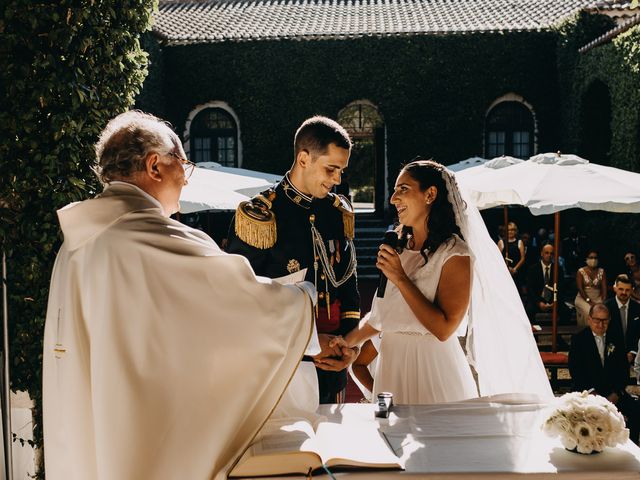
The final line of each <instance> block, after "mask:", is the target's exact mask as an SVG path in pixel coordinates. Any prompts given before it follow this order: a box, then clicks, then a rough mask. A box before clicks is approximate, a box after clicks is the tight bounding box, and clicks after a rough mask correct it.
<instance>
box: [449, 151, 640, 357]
mask: <svg viewBox="0 0 640 480" xmlns="http://www.w3.org/2000/svg"><path fill="white" fill-rule="evenodd" d="M489 163H490V162H487V163H486V164H484V165H481V166H478V167H474V168H469V169H467V170H464V171H462V172H460V173H459V174H457V175H456V178H457V179H458V183H459V185H460V188H462V189H464V190H465V191H466V192H467V193H468V195H469V197H470V198H471V200H472V201H473V202H474V203H475V204H476V205H477V207H478V208H479V209H485V208H490V207H495V206H498V205H510V204H516V205H523V206H525V207H527V208H529V210H530V211H531V213H532V214H534V215H546V214H549V213H554V214H555V227H554V228H555V232H556V235H555V256H556V259H555V266H554V283H555V284H556V285H557V282H558V271H557V268H558V267H557V265H558V258H557V256H558V250H559V239H560V216H559V212H560V211H562V210H566V209H569V208H581V209H583V210H605V211H609V212H618V213H638V212H640V174H638V173H634V172H629V171H626V170H621V169H618V168H613V167H606V166H603V165H598V164H595V163H590V162H589V161H587V160H585V159H583V158H580V157H578V156H576V155H561V154H559V153H545V154H541V155H536V156H534V157H531V158H530V159H529V160H527V161H526V162H519V163H515V164H512V165H508V166H503V167H502V168H492V167H491V165H489ZM552 320H553V340H552V346H553V347H552V350H553V351H554V352H555V351H556V344H555V341H556V331H557V330H556V329H557V323H556V320H557V302H556V301H555V299H554V309H553V318H552Z"/></svg>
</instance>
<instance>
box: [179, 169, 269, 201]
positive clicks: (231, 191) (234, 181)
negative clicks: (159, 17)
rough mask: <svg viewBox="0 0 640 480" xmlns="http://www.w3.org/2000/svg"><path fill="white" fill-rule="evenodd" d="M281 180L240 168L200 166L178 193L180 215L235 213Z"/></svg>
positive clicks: (267, 174)
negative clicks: (255, 196) (212, 212)
mask: <svg viewBox="0 0 640 480" xmlns="http://www.w3.org/2000/svg"><path fill="white" fill-rule="evenodd" d="M281 178H282V177H281V176H279V175H273V174H270V173H263V172H257V171H254V170H247V169H244V168H232V167H223V166H221V165H220V164H218V163H214V162H206V163H200V164H198V166H197V167H196V168H195V169H194V171H193V174H192V175H191V178H189V183H188V184H187V185H186V186H185V187H184V188H183V189H182V193H181V194H180V213H194V212H199V211H202V210H235V209H236V207H237V206H238V204H239V203H240V202H242V201H244V200H248V199H250V198H251V197H253V196H254V195H257V194H258V193H260V192H261V191H263V190H265V189H266V188H268V187H269V186H270V185H272V184H273V183H275V182H277V181H279V180H280V179H281Z"/></svg>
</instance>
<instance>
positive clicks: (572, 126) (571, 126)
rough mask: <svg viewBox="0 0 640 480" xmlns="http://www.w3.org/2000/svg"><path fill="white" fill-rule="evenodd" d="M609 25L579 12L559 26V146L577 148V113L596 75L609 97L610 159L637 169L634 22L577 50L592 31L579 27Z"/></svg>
mask: <svg viewBox="0 0 640 480" xmlns="http://www.w3.org/2000/svg"><path fill="white" fill-rule="evenodd" d="M609 28H611V23H610V20H609V21H608V19H605V18H603V17H600V16H586V15H581V16H579V17H577V18H576V19H574V20H573V21H571V22H568V23H567V24H566V25H565V26H563V28H562V29H561V30H560V34H561V42H560V43H559V49H560V52H559V54H558V57H559V58H560V59H563V60H565V61H564V62H563V63H560V64H559V72H560V76H561V83H562V85H563V92H564V95H563V97H562V98H563V100H564V101H563V116H564V118H565V121H564V122H563V127H564V128H563V132H564V139H565V149H567V151H578V150H579V148H580V145H581V141H582V140H583V139H584V135H585V132H584V128H585V125H584V120H583V118H582V115H581V113H582V109H583V102H584V100H585V95H586V94H587V91H588V89H589V87H590V86H591V85H592V84H593V83H594V82H595V81H599V82H602V83H603V84H604V85H606V87H607V88H608V91H609V95H610V99H611V149H610V151H609V155H608V157H609V161H610V164H611V165H612V166H614V167H618V168H624V169H627V170H633V171H640V26H636V27H633V28H632V29H630V30H628V31H627V32H625V33H623V34H621V35H619V36H618V37H616V38H614V39H613V40H612V41H610V42H608V43H605V44H603V45H600V46H598V47H595V48H591V49H590V50H588V51H586V52H585V53H578V52H577V48H578V47H580V46H583V45H585V44H586V43H587V41H588V40H590V39H592V38H593V37H594V36H595V35H593V34H592V35H591V38H589V37H588V36H585V32H592V33H596V32H600V33H603V31H606V30H608V29H609ZM577 40H579V41H580V42H582V44H579V43H578V41H577ZM603 114H604V112H603Z"/></svg>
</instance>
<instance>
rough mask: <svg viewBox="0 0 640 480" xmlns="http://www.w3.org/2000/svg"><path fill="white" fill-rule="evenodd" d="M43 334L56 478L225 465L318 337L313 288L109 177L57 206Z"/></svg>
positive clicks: (201, 472) (183, 471)
mask: <svg viewBox="0 0 640 480" xmlns="http://www.w3.org/2000/svg"><path fill="white" fill-rule="evenodd" d="M58 216H59V219H60V224H61V226H62V231H63V233H64V243H63V245H62V247H61V249H60V252H59V253H58V257H57V259H56V263H55V266H54V270H53V274H52V280H51V289H50V293H49V305H48V310H47V318H46V326H45V336H44V352H43V356H44V360H43V362H44V370H43V376H44V379H43V408H44V446H45V467H46V475H47V479H48V480H58V479H66V480H68V479H78V480H94V479H100V480H107V479H113V480H140V479H154V480H162V479H172V480H173V479H189V480H208V479H211V478H224V477H226V472H227V471H228V470H229V468H230V467H231V466H232V465H233V463H234V462H235V461H236V459H237V458H238V456H239V455H240V454H241V453H242V451H243V450H244V449H245V448H246V446H247V445H248V444H249V442H250V441H251V439H252V438H253V437H254V436H255V434H256V432H257V431H258V430H259V428H260V427H261V426H262V424H263V423H264V422H265V421H266V419H267V418H268V417H269V415H270V414H271V412H272V410H273V409H274V407H275V405H276V404H277V403H278V400H279V398H280V396H281V395H282V392H283V391H284V390H285V388H286V386H287V384H288V382H289V381H290V379H291V377H292V375H293V372H294V370H295V369H296V366H297V365H298V363H299V362H300V359H301V357H302V355H303V353H304V350H305V347H306V345H307V343H308V341H309V337H310V334H311V328H312V324H313V316H312V315H313V314H312V306H311V301H310V299H309V297H308V295H307V294H306V293H305V292H303V291H302V290H301V289H300V288H298V287H297V286H295V285H280V284H278V283H275V282H272V281H271V280H269V279H264V278H261V277H256V276H255V274H254V273H253V271H252V269H251V267H250V266H249V263H248V261H247V260H246V259H245V258H244V257H241V256H238V255H228V254H226V253H224V252H222V251H221V250H220V249H219V248H218V246H217V245H216V244H215V242H214V241H213V240H211V238H209V237H208V236H207V235H205V234H204V233H202V232H200V231H198V230H194V229H192V228H189V227H187V226H185V225H183V224H181V223H179V222H177V221H174V220H171V219H169V218H166V217H164V216H162V210H161V207H159V206H158V204H157V203H155V202H154V201H153V200H152V199H150V198H148V196H145V195H144V194H143V192H142V191H141V190H139V189H138V188H137V187H134V186H132V185H128V184H122V183H119V184H114V185H111V186H110V187H108V188H107V189H105V192H104V193H103V194H102V195H101V196H99V197H98V198H96V199H91V200H87V201H84V202H80V203H76V204H71V205H69V206H67V207H65V208H63V209H61V210H60V211H59V212H58Z"/></svg>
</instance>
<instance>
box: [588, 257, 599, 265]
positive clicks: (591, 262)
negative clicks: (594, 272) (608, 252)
mask: <svg viewBox="0 0 640 480" xmlns="http://www.w3.org/2000/svg"><path fill="white" fill-rule="evenodd" d="M587 265H589V266H590V267H597V266H598V259H597V258H587Z"/></svg>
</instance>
